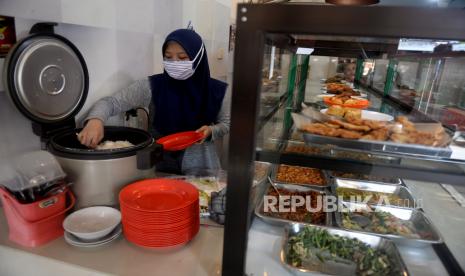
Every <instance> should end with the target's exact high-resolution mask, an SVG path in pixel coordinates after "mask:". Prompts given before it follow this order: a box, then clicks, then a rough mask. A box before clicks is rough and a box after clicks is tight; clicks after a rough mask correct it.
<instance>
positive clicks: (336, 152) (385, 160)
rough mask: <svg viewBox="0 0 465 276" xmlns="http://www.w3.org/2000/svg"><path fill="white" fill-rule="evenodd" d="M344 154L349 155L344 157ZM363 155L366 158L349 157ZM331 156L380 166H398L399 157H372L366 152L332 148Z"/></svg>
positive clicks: (372, 155)
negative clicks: (369, 162) (370, 162)
mask: <svg viewBox="0 0 465 276" xmlns="http://www.w3.org/2000/svg"><path fill="white" fill-rule="evenodd" d="M344 154H346V155H349V156H348V157H347V156H344ZM362 154H363V155H365V156H366V158H358V157H355V156H354V157H351V156H350V155H362ZM331 155H332V156H333V157H335V158H348V159H354V160H361V161H365V160H366V161H372V162H374V163H382V164H400V160H401V158H400V157H392V156H383V155H374V154H372V153H368V152H360V151H359V150H353V149H341V148H332V149H331Z"/></svg>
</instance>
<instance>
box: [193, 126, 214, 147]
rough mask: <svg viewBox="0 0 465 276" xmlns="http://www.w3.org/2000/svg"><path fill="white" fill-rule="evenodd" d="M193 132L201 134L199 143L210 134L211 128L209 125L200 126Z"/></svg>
mask: <svg viewBox="0 0 465 276" xmlns="http://www.w3.org/2000/svg"><path fill="white" fill-rule="evenodd" d="M195 132H199V133H202V134H203V139H202V140H201V141H200V142H199V143H203V142H204V141H205V139H207V138H208V137H209V136H210V135H212V128H211V127H209V126H202V127H200V128H199V129H197V130H196V131H195Z"/></svg>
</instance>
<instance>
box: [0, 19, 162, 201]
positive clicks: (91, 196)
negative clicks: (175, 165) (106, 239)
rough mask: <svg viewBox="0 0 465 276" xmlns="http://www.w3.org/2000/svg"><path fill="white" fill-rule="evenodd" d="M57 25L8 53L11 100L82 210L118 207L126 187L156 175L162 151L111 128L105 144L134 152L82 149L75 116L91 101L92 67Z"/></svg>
mask: <svg viewBox="0 0 465 276" xmlns="http://www.w3.org/2000/svg"><path fill="white" fill-rule="evenodd" d="M55 25H56V24H55V23H38V24H36V25H34V26H33V27H32V29H31V31H30V35H29V36H27V37H26V38H24V39H22V40H20V41H18V42H17V43H16V44H15V46H14V47H13V48H12V49H11V51H10V52H9V53H8V56H7V58H6V61H5V65H4V80H5V88H6V90H7V94H8V95H9V97H10V99H11V100H12V102H13V103H14V105H15V106H16V108H17V109H18V110H19V111H20V112H21V113H22V114H23V115H24V116H26V117H27V118H28V119H30V120H31V122H32V129H33V132H34V133H35V134H36V135H38V136H40V137H41V141H42V142H43V145H44V148H46V149H48V150H49V151H50V152H51V153H52V154H53V155H54V156H55V157H56V159H57V160H58V162H59V163H60V165H61V166H62V168H63V170H64V171H65V172H66V173H67V175H68V178H69V181H71V182H73V185H72V190H73V192H74V194H75V195H76V197H77V202H76V206H77V208H82V207H87V206H93V205H109V206H116V205H117V204H118V193H119V191H120V189H121V188H122V187H123V186H125V185H126V184H128V183H131V182H133V181H136V180H138V179H143V178H146V177H150V176H152V175H153V169H152V167H153V166H154V164H155V163H156V162H157V161H158V160H160V159H161V158H162V153H163V150H162V146H161V145H159V144H157V143H155V142H154V140H153V138H152V137H151V135H150V134H149V133H148V132H146V131H143V130H141V129H135V128H128V127H105V133H104V138H103V140H111V141H116V140H123V141H124V140H127V141H129V142H130V143H132V144H133V145H134V146H131V147H128V148H120V149H110V150H94V149H88V148H86V147H85V146H83V145H81V144H80V143H79V141H78V140H77V137H76V133H78V132H79V131H80V129H76V123H75V117H74V116H75V115H76V114H77V113H78V112H79V111H80V110H81V108H82V106H83V105H84V103H85V101H86V98H87V93H88V88H89V77H88V72H87V67H86V63H85V61H84V58H83V57H82V55H81V54H80V52H79V50H78V49H77V48H76V47H75V46H74V45H73V44H72V43H71V42H70V41H69V40H67V39H66V38H64V37H62V36H59V35H57V34H55V33H54V31H53V28H54V26H55Z"/></svg>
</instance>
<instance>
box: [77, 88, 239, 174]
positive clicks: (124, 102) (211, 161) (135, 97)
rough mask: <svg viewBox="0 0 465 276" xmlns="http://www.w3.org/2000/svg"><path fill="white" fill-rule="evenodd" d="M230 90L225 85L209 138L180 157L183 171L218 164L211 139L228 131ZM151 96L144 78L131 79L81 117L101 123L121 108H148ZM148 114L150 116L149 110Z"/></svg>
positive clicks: (123, 109) (202, 168)
mask: <svg viewBox="0 0 465 276" xmlns="http://www.w3.org/2000/svg"><path fill="white" fill-rule="evenodd" d="M230 91H231V90H230V89H229V88H228V89H227V91H226V94H225V96H224V99H223V103H222V106H221V109H220V112H219V113H218V116H217V120H216V122H215V123H214V124H212V125H211V126H210V127H211V129H212V135H211V141H209V142H205V143H203V144H196V145H194V146H192V147H189V148H188V149H186V152H185V154H184V158H183V161H182V171H183V173H185V174H190V173H194V174H195V171H196V170H203V171H204V170H217V169H219V168H220V163H219V159H218V156H217V154H216V149H215V146H214V144H213V142H212V141H214V140H216V139H219V138H221V137H223V136H224V135H226V134H227V133H229V124H230V107H231V92H230ZM151 100H152V92H151V89H150V83H149V80H148V79H142V80H138V81H135V82H134V83H132V84H131V85H129V86H128V87H126V88H125V89H122V90H121V91H119V92H117V93H115V94H113V95H111V96H108V97H104V98H102V99H100V100H99V101H97V102H96V103H95V104H94V106H93V107H92V108H91V110H90V111H89V113H88V115H87V117H86V118H85V121H87V120H90V119H100V120H102V121H103V122H104V123H105V122H106V121H107V119H108V118H110V117H112V116H115V115H117V114H119V113H121V112H125V111H128V110H131V109H134V108H137V107H143V108H148V107H149V106H150V103H151ZM152 112H153V110H152ZM150 116H153V114H151V115H150Z"/></svg>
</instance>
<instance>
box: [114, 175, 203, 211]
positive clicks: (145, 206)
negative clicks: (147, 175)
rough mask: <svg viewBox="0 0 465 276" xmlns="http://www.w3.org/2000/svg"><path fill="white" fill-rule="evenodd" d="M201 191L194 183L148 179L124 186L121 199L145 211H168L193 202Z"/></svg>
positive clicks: (134, 207)
mask: <svg viewBox="0 0 465 276" xmlns="http://www.w3.org/2000/svg"><path fill="white" fill-rule="evenodd" d="M198 199H199V192H198V190H197V188H195V187H194V186H193V185H192V184H190V183H188V182H185V181H182V180H175V179H166V178H165V179H161V178H159V179H146V180H142V181H138V182H135V183H133V184H130V185H128V186H126V187H124V188H123V189H122V190H121V191H120V193H119V200H120V202H121V203H123V204H124V205H125V206H126V207H129V208H132V209H135V210H139V211H144V212H167V211H173V210H178V209H181V208H184V207H187V206H189V205H191V204H193V203H194V202H195V201H196V200H198Z"/></svg>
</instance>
